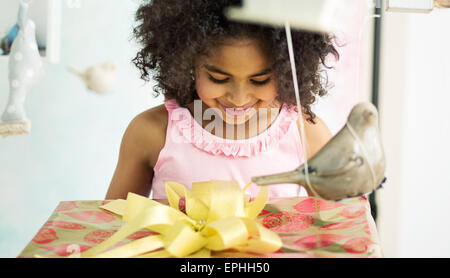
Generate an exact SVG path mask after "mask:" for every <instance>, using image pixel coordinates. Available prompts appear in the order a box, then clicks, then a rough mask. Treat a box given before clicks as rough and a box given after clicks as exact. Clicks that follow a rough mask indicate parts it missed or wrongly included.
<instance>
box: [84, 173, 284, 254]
mask: <svg viewBox="0 0 450 278" xmlns="http://www.w3.org/2000/svg"><path fill="white" fill-rule="evenodd" d="M250 184H251V183H249V184H248V185H247V186H246V187H245V188H244V189H243V190H240V188H239V185H238V184H237V183H236V182H234V181H218V180H213V181H209V182H197V183H193V184H192V189H191V191H188V190H187V189H186V187H184V186H183V185H182V184H179V183H176V182H167V183H166V194H167V197H168V201H169V205H170V206H166V205H163V204H161V203H159V202H156V201H154V200H151V199H148V198H146V197H143V196H139V195H136V194H133V193H129V194H128V196H127V200H115V201H112V202H110V203H108V204H106V205H104V206H102V207H101V208H103V209H106V210H108V211H111V212H114V213H116V214H119V215H121V216H122V219H123V220H124V221H125V222H127V223H126V224H125V225H124V226H123V227H121V228H120V229H119V230H118V231H117V232H115V233H114V234H113V235H112V236H111V237H110V238H109V239H107V240H105V241H104V242H102V243H101V244H99V245H97V246H95V247H93V248H91V249H89V250H87V251H86V252H84V253H81V255H80V256H81V257H82V258H88V257H91V258H92V257H96V258H100V257H102V258H105V257H106V258H108V257H135V258H150V257H154V258H167V257H177V258H181V257H210V256H211V251H222V250H237V251H239V252H250V253H257V254H267V253H272V252H275V251H277V250H278V249H280V247H281V245H282V243H281V239H280V237H279V236H278V235H277V234H276V233H274V232H272V231H270V230H268V229H266V228H265V227H263V226H262V225H261V224H260V223H258V222H256V221H255V220H256V218H257V216H258V214H259V213H260V212H261V210H262V209H263V208H264V206H265V204H266V202H267V200H268V189H267V187H262V188H261V189H260V192H259V194H258V196H257V197H256V199H254V200H253V201H252V202H250V201H249V200H248V199H247V198H246V195H245V194H244V192H245V190H246V189H247V188H248V186H249V185H250ZM182 198H184V200H185V213H184V212H182V211H180V209H179V204H180V201H182ZM144 228H146V229H149V230H151V231H154V232H157V233H159V234H158V235H151V236H147V237H144V238H141V239H138V240H135V241H132V242H130V243H127V244H124V245H121V246H118V247H114V248H110V247H112V246H113V245H114V244H116V243H118V242H120V241H121V240H123V239H124V238H126V237H127V236H129V235H130V234H132V233H134V232H137V231H139V230H141V229H144ZM105 250H106V251H105Z"/></svg>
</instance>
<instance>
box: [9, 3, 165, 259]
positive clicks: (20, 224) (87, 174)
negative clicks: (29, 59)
mask: <svg viewBox="0 0 450 278" xmlns="http://www.w3.org/2000/svg"><path fill="white" fill-rule="evenodd" d="M72 2H74V1H72ZM112 2H113V3H112ZM137 2H138V1H123V0H114V1H111V0H95V1H91V0H89V1H79V3H80V6H79V8H77V6H76V5H75V6H72V7H68V6H67V4H68V3H71V1H64V4H63V5H62V26H61V61H60V63H59V64H46V66H45V69H46V75H45V77H44V78H43V79H42V80H41V81H40V82H39V83H38V84H36V86H35V87H34V88H33V89H32V90H31V91H30V92H29V93H28V96H27V99H26V104H25V107H26V111H27V114H28V117H29V118H30V120H31V125H32V127H31V133H30V134H28V135H20V136H12V137H7V138H5V139H3V138H1V137H0V257H15V256H17V255H18V254H19V253H20V252H21V251H22V249H23V248H24V247H25V245H26V244H27V243H28V242H29V241H30V240H31V239H32V237H33V236H34V235H35V233H36V232H37V231H38V230H39V228H40V227H41V226H42V225H43V223H44V222H45V221H46V220H47V218H48V217H49V216H50V214H51V213H52V211H53V210H54V209H55V207H56V206H57V205H58V203H59V202H60V201H65V200H99V199H103V198H104V197H105V195H106V191H107V188H108V186H109V182H110V180H111V177H112V174H113V172H114V169H115V166H116V163H117V157H118V151H119V145H120V141H121V139H122V135H123V132H124V131H125V128H126V127H127V125H128V123H129V122H130V120H131V119H132V118H133V117H134V116H135V115H137V114H138V113H140V112H142V111H144V110H146V109H148V108H150V107H153V106H155V105H159V104H160V103H162V98H158V99H156V100H155V99H153V97H152V84H147V85H144V82H143V81H141V80H140V79H139V76H140V75H139V72H138V71H137V69H135V68H134V65H132V64H131V59H132V58H133V57H134V56H133V55H134V54H135V52H136V49H135V47H134V46H132V45H131V44H130V42H129V38H130V35H131V26H132V24H133V20H134V18H133V16H134V12H135V11H136V8H137V4H136V3H137ZM110 60H111V61H115V62H117V63H118V65H119V80H118V83H117V86H116V87H115V89H114V90H113V91H112V92H111V93H110V94H108V95H106V96H98V95H95V94H93V93H90V92H89V91H87V90H86V88H85V85H84V84H83V83H82V82H81V81H80V80H79V79H78V78H77V77H76V76H74V75H72V74H70V73H69V72H68V71H67V69H66V68H67V66H68V65H71V66H73V67H75V68H79V69H85V68H87V67H88V66H91V65H94V64H98V63H103V62H105V61H110ZM7 98H8V80H7V60H0V110H1V112H3V109H4V107H5V106H6V102H7Z"/></svg>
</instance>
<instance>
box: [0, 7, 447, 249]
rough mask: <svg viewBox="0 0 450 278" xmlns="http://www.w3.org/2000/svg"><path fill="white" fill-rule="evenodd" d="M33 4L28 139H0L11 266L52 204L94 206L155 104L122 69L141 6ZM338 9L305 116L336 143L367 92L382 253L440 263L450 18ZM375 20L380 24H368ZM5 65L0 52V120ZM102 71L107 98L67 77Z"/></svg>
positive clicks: (0, 202) (130, 71) (5, 25)
mask: <svg viewBox="0 0 450 278" xmlns="http://www.w3.org/2000/svg"><path fill="white" fill-rule="evenodd" d="M6 2H8V5H5V3H6ZM36 2H39V3H40V5H44V8H42V10H41V12H40V13H36V14H35V15H33V16H35V17H36V19H35V20H36V24H37V37H38V43H39V44H40V45H41V46H42V49H41V48H40V50H41V55H42V57H43V59H44V70H45V74H44V76H43V78H42V79H41V80H39V81H38V82H37V83H36V84H35V86H33V88H32V89H31V90H30V91H29V92H28V94H27V98H26V101H25V109H26V112H27V116H28V118H29V119H30V120H31V126H32V127H31V132H30V133H29V134H25V135H16V136H9V137H6V138H0V257H16V256H17V255H18V254H19V253H20V252H21V251H22V249H23V248H24V247H25V246H26V244H27V243H28V242H29V241H30V240H31V239H32V238H33V236H34V235H35V234H36V233H37V231H38V230H39V228H40V227H41V226H42V225H43V223H44V222H45V221H46V220H47V218H48V217H49V216H50V215H51V213H52V212H53V210H54V209H55V208H56V206H57V205H58V203H59V202H61V201H68V200H100V199H104V197H105V194H106V191H107V189H108V187H109V182H110V180H111V178H112V175H113V173H114V169H115V166H116V163H117V158H118V152H119V146H120V142H121V139H122V135H123V133H124V131H125V129H126V127H127V125H128V123H129V122H130V121H131V120H132V119H133V118H134V117H135V116H136V115H137V114H139V113H141V112H142V111H144V110H147V109H149V108H151V107H154V106H157V105H160V104H162V103H163V98H162V97H161V96H160V97H157V98H154V97H153V90H152V87H153V86H154V84H153V83H151V82H150V83H144V81H142V80H141V79H140V78H139V77H140V74H139V72H138V70H137V69H136V68H135V67H134V65H133V64H132V63H131V60H132V58H134V55H135V53H136V52H137V49H138V46H137V45H136V44H135V42H134V41H132V40H131V33H132V27H133V26H134V24H135V22H134V13H135V11H136V10H137V7H138V5H139V3H140V2H141V1H139V0H126V1H124V0H89V1H87V0H67V1H66V0H61V1H60V0H39V1H35V3H36ZM343 2H345V3H344V4H342V5H341V6H339V8H338V10H337V18H338V21H339V26H338V27H339V28H338V29H339V31H338V32H337V33H336V35H337V39H338V40H337V45H338V50H339V52H340V54H341V59H340V60H339V61H338V62H335V61H330V63H331V64H332V65H333V66H334V69H333V70H330V71H328V78H329V80H330V82H331V83H333V84H334V86H333V87H332V88H331V89H330V93H329V95H328V96H326V97H324V98H322V99H319V100H318V101H317V103H316V104H315V105H314V107H313V110H314V111H315V112H316V113H317V114H318V115H319V116H320V117H321V118H322V119H323V120H324V121H325V122H326V123H327V124H328V126H329V127H330V129H331V130H332V132H333V134H336V133H337V132H338V131H339V130H340V128H342V126H343V125H344V124H345V121H346V118H347V116H348V113H349V112H350V110H351V108H352V107H353V105H355V104H356V103H358V102H360V101H372V100H373V99H374V96H373V92H374V84H375V85H376V86H375V87H376V88H375V90H376V91H377V92H378V94H377V97H376V99H377V101H378V106H379V112H380V125H381V133H382V136H383V143H384V147H385V152H386V157H387V162H388V168H387V172H386V176H387V178H388V180H387V183H386V184H385V187H384V189H382V190H379V191H377V192H376V198H375V199H376V200H374V201H375V202H374V205H376V207H374V208H375V212H376V221H377V228H378V232H379V236H380V239H381V243H382V248H383V251H384V254H385V256H386V257H450V248H449V247H450V238H449V237H448V235H449V234H450V202H448V201H447V199H448V197H450V176H449V175H448V174H447V172H449V170H450V163H449V162H448V157H449V156H450V148H449V147H448V143H447V142H449V141H450V109H448V108H447V103H448V102H450V94H449V93H450V53H448V49H450V33H449V31H448V26H450V9H439V10H433V11H432V12H431V13H399V12H395V13H394V12H386V11H385V9H384V8H383V7H380V6H377V5H376V3H377V4H379V3H381V2H383V1H370V0H368V1H365V0H346V1H343ZM18 3H19V0H11V1H10V0H8V1H2V3H1V5H0V18H1V20H0V37H4V36H6V35H7V33H8V31H9V29H10V27H11V24H14V20H15V16H14V17H12V16H11V14H14V15H16V14H17V9H18ZM35 3H33V4H35ZM377 7H378V9H377ZM42 11H47V13H43V12H42ZM375 12H379V13H381V18H379V19H374V18H371V17H368V16H370V15H371V14H374V13H375ZM2 13H5V14H8V17H6V16H5V17H2ZM44 15H45V16H44ZM41 17H45V18H44V20H43V19H42V18H41ZM11 20H12V22H11ZM375 22H378V25H376V24H375ZM378 55H379V56H378ZM8 59H9V57H8V55H0V109H1V110H0V111H2V112H3V109H4V108H5V106H6V104H7V101H8V94H9V81H8ZM105 62H112V63H114V64H115V65H116V67H117V80H116V81H117V82H116V83H115V85H114V86H113V87H112V88H111V89H110V90H108V91H107V92H105V93H96V92H93V91H91V90H88V88H87V86H86V84H85V83H84V82H83V80H82V79H81V78H80V77H79V76H77V75H76V74H74V73H73V70H72V71H70V70H69V69H68V68H69V67H70V68H72V69H75V70H78V71H79V72H80V73H81V72H83V71H85V70H86V69H87V68H89V67H91V66H94V65H100V64H103V63H105ZM374 197H375V196H374Z"/></svg>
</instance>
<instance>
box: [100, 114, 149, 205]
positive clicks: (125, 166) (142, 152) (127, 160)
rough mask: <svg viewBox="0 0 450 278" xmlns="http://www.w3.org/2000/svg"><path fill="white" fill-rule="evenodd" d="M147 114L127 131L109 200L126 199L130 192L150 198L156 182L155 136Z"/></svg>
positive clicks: (132, 123)
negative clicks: (152, 182)
mask: <svg viewBox="0 0 450 278" xmlns="http://www.w3.org/2000/svg"><path fill="white" fill-rule="evenodd" d="M144 113H145V112H144ZM144 113H142V114H140V115H138V116H137V117H136V118H134V119H133V120H132V121H131V123H130V124H129V126H128V128H127V129H126V131H125V134H124V136H123V138H122V143H121V145H120V152H119V161H118V163H117V166H116V170H115V172H114V176H113V178H112V180H111V184H110V186H109V189H108V192H107V194H106V197H105V199H106V200H114V199H126V198H127V194H128V192H133V193H136V194H139V195H142V196H147V197H148V196H149V194H150V190H151V180H152V178H153V169H152V167H151V165H150V163H149V158H150V157H151V151H152V148H151V146H152V144H151V142H152V138H151V137H152V136H151V134H150V133H149V132H148V130H152V129H151V127H150V126H149V124H150V121H149V117H148V116H146V115H145V114H144Z"/></svg>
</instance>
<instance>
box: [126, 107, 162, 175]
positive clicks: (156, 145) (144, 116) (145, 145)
mask: <svg viewBox="0 0 450 278" xmlns="http://www.w3.org/2000/svg"><path fill="white" fill-rule="evenodd" d="M167 122H168V112H167V109H166V107H165V106H164V104H162V105H159V106H156V107H153V108H150V109H148V110H146V111H144V112H142V113H140V114H138V115H137V116H136V117H135V118H134V119H133V120H132V121H131V122H130V124H129V126H128V128H127V132H126V133H129V136H130V137H132V138H134V140H133V141H134V142H135V143H136V144H135V147H136V148H139V149H140V151H141V152H143V153H145V155H146V157H148V161H149V164H150V166H151V167H152V168H153V167H154V166H155V164H156V161H157V159H158V156H159V153H160V151H161V149H162V148H163V147H164V143H165V140H166V130H167Z"/></svg>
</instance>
